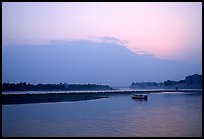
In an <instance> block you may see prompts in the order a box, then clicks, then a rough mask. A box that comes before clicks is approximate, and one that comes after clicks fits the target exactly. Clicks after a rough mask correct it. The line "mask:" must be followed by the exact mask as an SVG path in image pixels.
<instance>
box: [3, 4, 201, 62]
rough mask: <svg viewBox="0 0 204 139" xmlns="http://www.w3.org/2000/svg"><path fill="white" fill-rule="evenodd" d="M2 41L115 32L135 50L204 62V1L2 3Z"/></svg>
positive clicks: (37, 40)
mask: <svg viewBox="0 0 204 139" xmlns="http://www.w3.org/2000/svg"><path fill="white" fill-rule="evenodd" d="M2 7H3V8H2V12H3V13H2V24H3V25H2V29H3V32H2V39H3V46H7V45H11V44H16V43H18V44H19V43H23V44H25V43H29V44H30V43H46V42H49V41H50V40H67V39H79V40H80V39H93V40H95V39H98V38H101V37H114V38H116V39H119V40H121V41H124V42H126V43H125V46H126V47H127V48H129V49H130V50H132V51H134V52H136V53H143V52H145V53H148V54H151V55H153V56H155V57H157V58H162V59H174V60H184V61H193V62H201V61H202V59H201V56H202V3H201V2H191V3H189V2H181V3H179V2H176V3H173V2H164V3H158V2H153V3H147V2H145V3H142V2H134V3H133V2H131V3H124V2H118V3H115V2H114V3H98V2H97V3H71V2H68V3H25V2H24V3H11V2H10V3H3V4H2Z"/></svg>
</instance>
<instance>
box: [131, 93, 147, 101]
mask: <svg viewBox="0 0 204 139" xmlns="http://www.w3.org/2000/svg"><path fill="white" fill-rule="evenodd" d="M132 99H145V100H147V95H141V94H135V95H134V96H132Z"/></svg>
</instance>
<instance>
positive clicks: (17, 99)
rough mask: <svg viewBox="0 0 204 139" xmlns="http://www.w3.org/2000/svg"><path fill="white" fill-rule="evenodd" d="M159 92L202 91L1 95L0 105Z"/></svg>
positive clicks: (80, 99) (189, 90) (196, 90)
mask: <svg viewBox="0 0 204 139" xmlns="http://www.w3.org/2000/svg"><path fill="white" fill-rule="evenodd" d="M161 92H202V89H179V90H175V89H174V90H173V89H170V90H167V89H166V90H164V89H162V90H128V91H127V90H126V91H125V90H114V91H101V90H100V91H97V92H91V91H87V92H78V93H74V92H70V93H41V94H32V93H30V94H2V100H3V101H2V105H11V104H29V103H49V102H70V101H85V100H93V99H101V98H108V97H110V96H113V95H130V94H135V93H136V94H147V93H148V94H149V93H161Z"/></svg>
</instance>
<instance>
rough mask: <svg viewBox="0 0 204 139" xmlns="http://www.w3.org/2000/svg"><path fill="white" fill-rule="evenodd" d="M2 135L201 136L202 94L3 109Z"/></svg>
mask: <svg viewBox="0 0 204 139" xmlns="http://www.w3.org/2000/svg"><path fill="white" fill-rule="evenodd" d="M2 136H101V137H106V136H111V137H114V136H115V137H117V136H142V137H147V136H159V137H161V136H162V137H163V136H165V137H166V136H173V137H175V136H193V137H194V136H195V137H196V136H202V94H201V93H181V92H174V93H168V92H165V93H151V94H148V101H136V100H133V99H131V95H115V96H112V97H109V98H103V99H97V100H88V101H79V102H59V103H42V104H19V105H3V106H2Z"/></svg>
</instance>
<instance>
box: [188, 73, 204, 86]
mask: <svg viewBox="0 0 204 139" xmlns="http://www.w3.org/2000/svg"><path fill="white" fill-rule="evenodd" d="M185 81H186V86H187V87H189V88H202V75H199V74H193V75H192V76H186V78H185Z"/></svg>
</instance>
